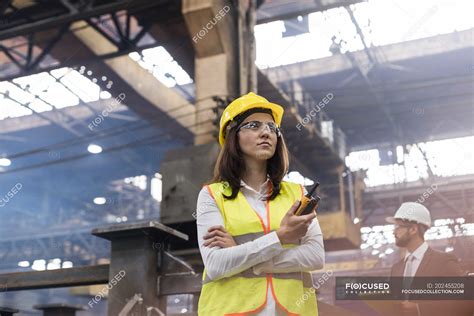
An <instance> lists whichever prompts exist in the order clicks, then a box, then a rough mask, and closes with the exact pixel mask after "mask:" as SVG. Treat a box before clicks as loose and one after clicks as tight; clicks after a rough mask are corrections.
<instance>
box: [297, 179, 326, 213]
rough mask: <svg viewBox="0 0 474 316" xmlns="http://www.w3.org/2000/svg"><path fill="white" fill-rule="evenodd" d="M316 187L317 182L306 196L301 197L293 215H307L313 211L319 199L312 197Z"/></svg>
mask: <svg viewBox="0 0 474 316" xmlns="http://www.w3.org/2000/svg"><path fill="white" fill-rule="evenodd" d="M318 186H319V182H316V184H315V185H314V186H313V187H312V188H311V190H309V192H308V194H306V195H305V196H303V199H302V201H301V202H300V206H299V207H298V209H297V210H296V212H295V215H307V214H309V213H311V212H312V211H313V209H314V207H315V206H316V205H318V203H319V201H320V200H321V198H320V197H319V196H317V195H316V197H315V198H314V197H313V196H312V195H313V193H314V191H316V189H317V187H318Z"/></svg>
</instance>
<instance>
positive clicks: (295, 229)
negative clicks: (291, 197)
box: [277, 201, 316, 244]
mask: <svg viewBox="0 0 474 316" xmlns="http://www.w3.org/2000/svg"><path fill="white" fill-rule="evenodd" d="M299 204H300V201H296V202H295V203H294V204H293V205H292V206H291V208H290V209H289V210H288V212H287V213H286V214H285V216H284V217H283V218H282V220H281V222H280V228H278V230H277V236H278V238H279V239H280V243H281V244H298V241H299V240H300V239H301V238H303V237H304V235H306V232H307V231H308V227H309V225H310V224H311V222H312V221H313V219H314V218H315V217H316V212H314V210H313V212H311V213H310V214H307V215H300V216H298V215H295V212H296V210H297V209H298V206H299Z"/></svg>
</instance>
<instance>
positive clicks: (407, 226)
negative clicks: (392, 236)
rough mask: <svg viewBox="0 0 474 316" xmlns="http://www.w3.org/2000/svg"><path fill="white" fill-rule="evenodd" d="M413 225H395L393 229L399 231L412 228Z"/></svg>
mask: <svg viewBox="0 0 474 316" xmlns="http://www.w3.org/2000/svg"><path fill="white" fill-rule="evenodd" d="M410 227H411V224H408V225H403V224H395V225H394V227H393V229H399V228H410Z"/></svg>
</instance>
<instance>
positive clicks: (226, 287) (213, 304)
mask: <svg viewBox="0 0 474 316" xmlns="http://www.w3.org/2000/svg"><path fill="white" fill-rule="evenodd" d="M207 189H208V190H209V193H210V194H211V195H212V197H213V198H214V200H215V201H216V204H217V206H218V207H219V210H220V212H221V215H222V217H223V219H224V225H225V229H226V230H227V232H228V233H229V234H231V235H232V237H233V238H234V240H235V242H236V243H237V244H243V243H245V242H248V241H251V240H254V239H256V238H258V237H261V236H263V235H264V234H268V233H269V232H272V231H275V230H277V229H278V228H279V227H280V222H281V220H282V218H283V216H285V214H286V213H287V211H288V210H289V209H290V207H291V206H292V205H293V203H294V202H295V201H296V200H298V199H301V198H302V196H303V187H302V186H301V185H299V184H296V183H291V182H282V183H281V190H280V193H279V194H278V195H277V197H276V198H275V199H273V200H267V202H266V216H267V224H268V225H267V226H265V225H264V223H263V221H262V218H261V217H260V216H259V215H258V213H257V212H256V211H255V210H254V209H253V208H252V207H251V206H250V204H249V203H248V201H247V199H246V198H245V196H244V195H243V194H242V192H240V191H239V193H238V194H237V197H236V198H235V199H234V200H226V199H224V197H223V193H224V194H225V195H227V196H229V195H230V193H231V188H230V187H229V186H228V185H227V183H225V182H222V183H213V184H210V185H208V186H207ZM294 246H295V245H284V246H283V247H285V248H290V247H294ZM311 287H312V279H311V274H310V273H307V272H294V273H267V274H266V275H255V274H254V273H253V270H252V269H251V268H250V269H248V270H246V271H243V272H241V273H239V274H236V275H233V276H231V277H228V278H222V279H219V280H210V279H209V278H208V277H206V270H204V273H203V287H202V291H201V296H200V298H199V306H198V314H199V315H201V316H222V315H249V314H252V313H257V312H259V311H260V310H262V309H263V308H264V306H265V305H266V303H267V291H271V293H272V295H273V298H274V300H275V302H276V304H277V305H278V307H279V309H280V310H281V311H283V312H285V313H286V314H287V315H302V316H309V315H316V316H317V315H318V309H317V303H316V294H315V291H314V289H311Z"/></svg>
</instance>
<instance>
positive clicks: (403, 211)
mask: <svg viewBox="0 0 474 316" xmlns="http://www.w3.org/2000/svg"><path fill="white" fill-rule="evenodd" d="M397 219H401V220H407V221H412V222H416V223H419V224H423V225H426V226H428V227H431V215H430V211H428V209H427V208H426V207H424V206H423V205H421V204H420V203H415V202H405V203H403V204H402V205H400V208H399V209H398V210H397V212H396V213H395V215H394V216H393V217H387V218H385V220H386V221H387V222H389V223H392V224H396V220H397Z"/></svg>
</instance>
